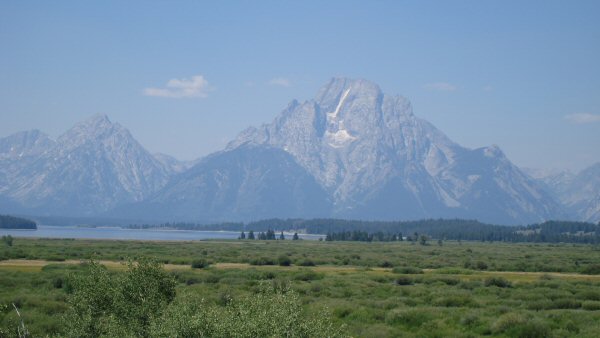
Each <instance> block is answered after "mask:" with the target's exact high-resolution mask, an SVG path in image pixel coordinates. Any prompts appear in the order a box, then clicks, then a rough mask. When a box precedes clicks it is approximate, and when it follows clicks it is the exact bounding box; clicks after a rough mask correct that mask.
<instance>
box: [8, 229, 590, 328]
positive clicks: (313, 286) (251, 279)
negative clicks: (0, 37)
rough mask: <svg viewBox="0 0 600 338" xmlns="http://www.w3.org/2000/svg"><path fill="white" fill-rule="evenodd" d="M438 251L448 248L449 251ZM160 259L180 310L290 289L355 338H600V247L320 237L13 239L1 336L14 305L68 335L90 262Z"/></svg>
mask: <svg viewBox="0 0 600 338" xmlns="http://www.w3.org/2000/svg"><path fill="white" fill-rule="evenodd" d="M440 244H441V245H440ZM141 258H151V259H154V260H156V261H158V262H160V263H161V264H163V269H164V270H165V271H166V272H167V273H168V274H169V275H170V276H172V277H173V278H174V280H175V281H176V287H175V289H176V296H175V303H177V302H179V303H178V304H180V303H182V302H183V303H185V302H201V303H202V304H206V305H207V306H208V305H210V306H212V307H213V308H215V309H219V307H225V306H227V304H228V303H229V302H231V300H232V299H234V300H235V299H244V298H249V297H252V296H253V295H255V294H257V292H258V290H259V289H260V288H261V287H264V285H269V286H272V287H274V288H281V287H289V288H290V289H291V290H293V291H294V292H295V294H297V295H298V296H299V299H300V302H301V305H302V311H303V313H305V314H306V315H307V316H319V315H320V314H321V313H322V312H323V311H325V312H326V313H327V314H328V315H329V316H330V318H331V320H332V321H333V324H335V325H339V326H340V327H342V329H343V332H344V333H345V335H348V336H353V337H478V336H494V337H597V336H598V333H599V332H600V247H597V246H592V245H579V244H508V243H488V242H485V243H482V242H467V241H463V242H462V243H460V242H455V241H444V242H442V243H439V244H438V243H437V242H433V243H430V244H429V245H420V244H418V243H414V242H412V243H409V242H385V243H384V242H372V243H362V242H324V241H323V242H319V241H290V240H285V241H258V240H254V241H251V240H247V241H212V240H211V241H196V242H147V241H107V240H54V239H22V238H16V239H14V241H13V243H12V246H8V245H2V244H1V243H0V337H4V336H6V337H12V336H15V335H16V332H17V327H18V325H19V324H20V321H19V318H18V316H17V314H16V311H15V310H14V308H13V304H14V305H15V306H16V307H17V308H18V309H19V311H20V312H21V316H22V317H21V318H22V319H23V323H24V325H25V326H26V327H27V329H28V330H29V332H30V333H31V335H32V336H33V337H44V336H62V335H64V333H65V331H64V330H65V323H64V317H63V316H64V315H65V314H66V313H67V312H68V310H69V303H68V300H69V297H71V295H72V293H73V283H72V281H73V280H74V279H75V278H77V276H78V275H79V274H81V273H83V271H84V269H85V268H86V262H88V261H89V260H90V259H93V260H95V261H97V262H99V263H101V264H102V265H104V266H106V267H107V269H108V272H109V273H110V274H111V275H114V276H119V275H120V274H124V273H125V271H126V269H127V266H126V262H127V261H128V260H134V261H135V260H138V259H141Z"/></svg>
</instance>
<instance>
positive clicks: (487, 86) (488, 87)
mask: <svg viewBox="0 0 600 338" xmlns="http://www.w3.org/2000/svg"><path fill="white" fill-rule="evenodd" d="M481 89H483V91H484V92H491V91H492V90H494V87H493V86H492V85H485V86H483V88H481Z"/></svg>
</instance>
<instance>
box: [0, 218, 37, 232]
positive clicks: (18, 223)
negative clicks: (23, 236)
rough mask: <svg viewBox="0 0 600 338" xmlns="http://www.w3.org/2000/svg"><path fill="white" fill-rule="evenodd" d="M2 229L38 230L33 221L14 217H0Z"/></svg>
mask: <svg viewBox="0 0 600 338" xmlns="http://www.w3.org/2000/svg"><path fill="white" fill-rule="evenodd" d="M0 229H30V230H35V229H37V223H35V222H34V221H32V220H29V219H25V218H20V217H14V216H9V215H0Z"/></svg>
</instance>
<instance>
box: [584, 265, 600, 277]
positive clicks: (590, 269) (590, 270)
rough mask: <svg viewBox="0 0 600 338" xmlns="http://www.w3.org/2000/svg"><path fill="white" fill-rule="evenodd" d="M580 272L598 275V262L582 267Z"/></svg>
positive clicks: (599, 269)
mask: <svg viewBox="0 0 600 338" xmlns="http://www.w3.org/2000/svg"><path fill="white" fill-rule="evenodd" d="M581 273H583V274H586V275H600V264H591V265H588V266H586V267H584V268H583V269H582V270H581Z"/></svg>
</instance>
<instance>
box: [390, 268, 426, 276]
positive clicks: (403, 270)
mask: <svg viewBox="0 0 600 338" xmlns="http://www.w3.org/2000/svg"><path fill="white" fill-rule="evenodd" d="M392 272H393V273H401V274H407V275H416V274H422V273H423V270H421V269H419V268H415V267H412V266H399V267H395V268H394V269H392Z"/></svg>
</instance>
